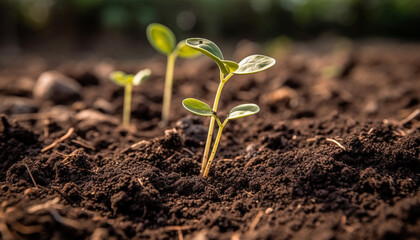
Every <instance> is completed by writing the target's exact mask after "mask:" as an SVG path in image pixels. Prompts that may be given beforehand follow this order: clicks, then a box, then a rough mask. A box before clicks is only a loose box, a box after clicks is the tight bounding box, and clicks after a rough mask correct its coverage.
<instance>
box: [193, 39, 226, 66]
mask: <svg viewBox="0 0 420 240" xmlns="http://www.w3.org/2000/svg"><path fill="white" fill-rule="evenodd" d="M186 43H187V45H188V46H190V47H192V48H194V49H196V50H198V51H200V52H202V53H203V54H205V55H207V56H208V57H210V58H211V59H213V61H215V62H216V63H217V65H218V66H219V68H220V71H221V72H222V73H223V74H229V70H228V69H226V67H225V64H224V63H223V62H222V60H223V54H222V52H221V51H220V49H219V47H218V46H217V45H216V44H215V43H213V42H212V41H210V40H207V39H204V38H188V39H187V40H186Z"/></svg>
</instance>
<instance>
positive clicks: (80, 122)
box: [0, 40, 420, 240]
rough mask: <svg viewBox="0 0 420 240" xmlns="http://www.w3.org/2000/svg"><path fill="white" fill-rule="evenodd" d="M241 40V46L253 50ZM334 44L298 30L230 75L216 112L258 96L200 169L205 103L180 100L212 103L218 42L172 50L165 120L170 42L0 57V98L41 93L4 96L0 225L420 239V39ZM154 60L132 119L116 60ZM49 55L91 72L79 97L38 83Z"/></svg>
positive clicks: (10, 228) (94, 234)
mask: <svg viewBox="0 0 420 240" xmlns="http://www.w3.org/2000/svg"><path fill="white" fill-rule="evenodd" d="M241 46H246V47H242V48H241V47H239V48H238V49H237V50H236V52H235V55H234V56H235V57H237V56H240V55H241V54H246V53H247V52H251V53H252V51H253V49H252V48H250V46H252V44H244V45H241ZM333 46H334V45H333V44H332V43H328V42H312V43H305V44H299V43H297V44H295V46H294V47H293V48H292V49H290V50H289V51H287V52H286V53H285V54H283V55H282V54H279V55H278V56H276V58H277V64H276V65H275V67H273V68H272V69H270V70H268V71H266V72H263V73H259V74H255V75H249V76H234V77H233V78H232V79H231V80H229V82H228V83H227V84H226V86H225V89H224V90H223V94H222V99H221V103H220V105H219V106H220V109H221V111H220V112H219V113H218V114H219V115H224V114H226V113H227V112H228V110H229V109H230V108H231V107H233V106H235V105H237V104H242V103H246V102H252V103H256V104H258V105H259V106H260V107H261V112H260V113H258V114H257V115H256V116H252V117H248V118H243V119H238V120H232V121H230V122H229V123H228V125H227V127H226V128H225V131H224V134H223V136H222V140H221V143H220V146H219V150H218V153H217V155H216V159H215V162H214V163H213V165H212V169H211V171H210V176H209V177H208V178H205V179H204V178H201V177H199V176H198V174H199V171H200V161H201V157H202V152H203V148H204V142H205V140H206V134H207V124H208V121H209V119H206V118H204V117H196V116H192V115H190V114H189V113H188V112H187V111H185V110H184V109H183V108H182V106H181V104H180V102H181V101H182V99H184V98H186V97H195V98H199V99H201V100H204V101H206V102H208V103H212V101H213V97H214V94H215V91H216V89H217V85H218V79H217V77H218V72H217V66H216V65H215V64H214V63H212V62H211V61H210V60H209V59H208V58H205V57H201V58H198V59H195V60H186V61H181V60H179V61H178V62H177V68H176V73H175V86H174V96H173V102H172V109H173V111H172V113H171V114H172V115H171V119H172V121H171V123H170V126H167V127H161V126H160V127H159V117H160V107H161V102H162V89H163V79H164V71H165V58H164V57H162V56H156V57H153V58H150V59H149V60H142V61H138V60H121V61H118V62H117V61H116V60H112V59H106V60H101V59H97V58H94V57H86V56H85V57H79V58H74V59H71V58H67V59H65V58H62V59H57V58H49V57H48V56H47V57H45V56H38V55H23V56H17V57H14V58H8V59H7V61H6V60H4V59H3V60H2V63H1V64H2V67H1V70H0V80H1V81H0V82H1V87H0V97H1V99H2V100H1V102H3V103H5V102H7V101H6V100H8V101H9V102H10V99H12V100H13V99H15V98H16V97H19V98H24V99H25V100H27V101H29V102H30V103H31V106H32V108H29V110H28V109H26V110H27V111H26V110H25V111H26V112H25V111H23V112H24V113H22V111H20V112H19V111H18V110H19V109H18V110H16V109H14V108H11V107H8V106H3V110H2V112H3V114H2V115H1V123H0V149H1V151H0V159H1V162H0V173H1V174H0V183H1V196H0V201H1V202H2V204H1V208H0V234H1V238H2V239H93V240H99V239H232V240H233V239H326V240H327V239H420V191H419V187H420V122H419V114H417V115H416V111H418V109H420V45H417V44H410V43H397V42H385V41H378V40H375V41H364V42H358V43H354V44H353V45H352V47H350V48H336V47H333ZM52 59H54V60H52ZM234 60H237V61H238V60H240V59H234ZM144 67H149V68H151V69H152V71H153V76H152V77H151V78H150V79H149V80H148V81H147V82H146V83H145V84H144V85H142V86H139V87H135V88H134V93H133V104H132V106H133V108H132V124H131V127H130V128H128V129H127V128H123V127H121V126H120V125H119V121H120V118H121V112H122V104H123V89H122V88H120V87H118V86H115V85H113V84H112V83H111V82H110V81H109V80H108V79H107V74H108V73H109V71H111V70H113V69H118V70H123V71H127V72H132V73H134V72H136V71H138V70H140V69H142V68H144ZM51 69H55V70H58V71H60V72H61V73H63V74H64V75H66V76H69V77H72V78H74V79H76V80H77V81H78V82H79V83H81V85H82V86H83V88H82V92H81V97H79V98H75V99H70V101H69V102H68V103H66V104H63V105H56V104H53V103H52V102H50V101H42V100H38V99H34V98H33V97H32V88H33V84H34V83H35V80H36V78H37V77H38V76H39V75H40V74H41V73H42V72H43V71H46V70H51ZM99 98H101V99H102V100H105V102H108V103H110V104H108V105H107V104H99V103H97V102H96V100H97V99H99ZM102 102H104V101H102ZM3 105H5V104H3ZM86 110H89V111H88V112H87V113H88V114H84V117H83V116H82V114H80V113H81V112H83V111H86ZM92 111H95V112H93V113H94V114H93V113H92ZM17 112H18V113H19V114H18V113H17ZM98 112H99V113H102V114H100V117H95V116H96V115H98ZM85 113H86V112H85ZM412 113H413V114H412ZM417 113H418V112H417ZM86 115H87V117H86ZM72 130H74V131H73V132H72ZM66 133H68V134H67V135H69V134H70V135H69V137H68V138H65V139H62V141H61V142H58V143H57V144H56V145H55V146H53V147H52V148H50V149H46V150H45V149H44V148H45V147H47V146H49V145H50V144H52V143H53V142H54V141H56V140H58V139H60V138H61V137H62V136H64V135H66ZM43 149H44V150H43ZM32 177H33V179H32ZM35 184H36V185H35Z"/></svg>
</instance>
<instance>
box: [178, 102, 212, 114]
mask: <svg viewBox="0 0 420 240" xmlns="http://www.w3.org/2000/svg"><path fill="white" fill-rule="evenodd" d="M182 106H184V108H185V109H187V110H188V111H190V112H192V113H194V114H197V115H200V116H206V117H211V116H212V115H213V111H212V110H211V107H210V106H209V105H208V104H207V103H205V102H202V101H200V100H198V99H195V98H186V99H184V100H183V101H182Z"/></svg>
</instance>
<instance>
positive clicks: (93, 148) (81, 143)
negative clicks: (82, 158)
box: [71, 139, 95, 151]
mask: <svg viewBox="0 0 420 240" xmlns="http://www.w3.org/2000/svg"><path fill="white" fill-rule="evenodd" d="M71 142H73V143H76V144H78V145H80V146H82V147H84V148H87V149H90V150H92V151H95V147H94V146H92V145H91V144H88V143H84V142H82V141H79V140H76V139H72V140H71Z"/></svg>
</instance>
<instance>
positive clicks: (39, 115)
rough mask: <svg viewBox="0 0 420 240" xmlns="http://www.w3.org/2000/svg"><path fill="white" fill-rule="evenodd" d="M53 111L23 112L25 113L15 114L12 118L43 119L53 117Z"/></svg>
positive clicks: (22, 119)
mask: <svg viewBox="0 0 420 240" xmlns="http://www.w3.org/2000/svg"><path fill="white" fill-rule="evenodd" d="M52 115H53V113H51V112H42V113H23V114H13V115H12V116H11V118H13V119H15V120H16V121H29V120H41V119H46V118H51V117H52Z"/></svg>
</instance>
